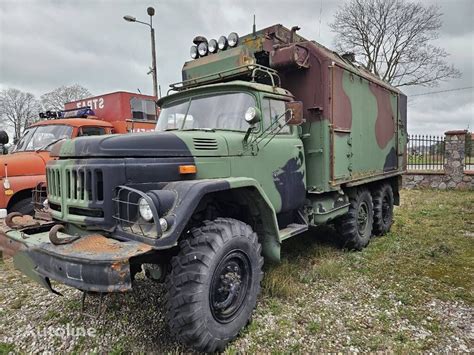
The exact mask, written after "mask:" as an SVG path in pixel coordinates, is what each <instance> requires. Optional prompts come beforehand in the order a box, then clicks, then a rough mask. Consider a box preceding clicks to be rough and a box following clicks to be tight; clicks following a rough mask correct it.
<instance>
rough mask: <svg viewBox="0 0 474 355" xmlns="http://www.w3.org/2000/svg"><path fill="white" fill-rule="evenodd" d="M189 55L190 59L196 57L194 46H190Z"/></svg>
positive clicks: (196, 50) (196, 51)
mask: <svg viewBox="0 0 474 355" xmlns="http://www.w3.org/2000/svg"><path fill="white" fill-rule="evenodd" d="M189 54H190V55H191V58H193V59H196V58H197V57H198V49H197V47H196V46H191V49H190V50H189Z"/></svg>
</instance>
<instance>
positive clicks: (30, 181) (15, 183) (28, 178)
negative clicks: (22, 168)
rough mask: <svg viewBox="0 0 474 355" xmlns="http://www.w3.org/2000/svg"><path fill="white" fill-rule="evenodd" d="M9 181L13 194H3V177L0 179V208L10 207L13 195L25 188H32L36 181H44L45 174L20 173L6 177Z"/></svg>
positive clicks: (13, 198) (36, 183)
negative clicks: (0, 196)
mask: <svg viewBox="0 0 474 355" xmlns="http://www.w3.org/2000/svg"><path fill="white" fill-rule="evenodd" d="M8 180H9V182H10V186H11V187H10V188H11V190H13V195H11V196H7V195H5V189H4V188H3V179H2V180H0V183H1V184H2V185H1V187H0V193H1V194H3V195H4V196H2V198H0V208H10V207H11V202H12V200H15V196H16V195H17V194H18V193H20V192H22V191H25V190H33V189H34V188H35V187H36V186H37V185H38V183H40V182H43V181H46V176H45V175H22V176H11V177H8Z"/></svg>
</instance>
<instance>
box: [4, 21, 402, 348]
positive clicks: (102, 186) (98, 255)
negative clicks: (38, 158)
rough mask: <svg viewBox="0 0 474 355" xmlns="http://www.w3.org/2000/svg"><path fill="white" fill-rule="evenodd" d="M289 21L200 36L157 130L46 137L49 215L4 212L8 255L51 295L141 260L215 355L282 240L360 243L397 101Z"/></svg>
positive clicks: (378, 187)
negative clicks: (310, 236) (323, 232)
mask: <svg viewBox="0 0 474 355" xmlns="http://www.w3.org/2000/svg"><path fill="white" fill-rule="evenodd" d="M296 30H297V28H296V27H294V28H292V29H291V30H289V29H287V28H285V27H283V26H281V25H275V26H271V27H268V28H265V29H262V30H260V31H254V32H252V33H250V34H248V35H246V36H244V37H240V38H239V36H238V35H237V34H236V33H231V34H230V35H229V36H227V37H225V36H223V37H221V38H220V39H219V40H218V41H217V40H207V39H206V38H204V37H202V36H198V37H196V38H195V39H194V43H195V45H193V46H192V47H191V55H192V58H193V59H192V60H191V61H188V62H186V63H185V64H184V67H183V71H182V75H183V81H182V82H180V83H177V84H173V85H171V89H170V90H171V92H170V93H169V95H167V96H166V97H163V98H161V99H160V100H159V102H158V104H159V106H160V107H161V112H160V116H159V119H158V123H157V127H156V132H153V133H143V134H141V135H120V136H103V137H85V138H79V139H75V140H73V141H64V142H61V143H58V145H57V146H56V147H55V149H53V150H54V151H55V152H56V154H57V157H58V159H57V160H54V161H51V162H50V163H49V164H48V166H47V181H48V202H49V209H50V212H51V215H52V217H53V220H52V221H41V220H36V221H35V222H34V224H35V225H34V226H29V227H28V226H26V225H25V224H22V222H21V219H20V222H18V219H17V218H16V216H17V215H15V214H13V215H12V214H10V215H9V216H8V218H7V219H6V222H7V224H8V226H9V227H8V228H7V229H5V230H3V231H2V233H1V239H0V240H1V241H0V244H1V245H2V246H3V248H4V249H5V252H4V253H5V254H10V255H14V260H15V265H16V266H17V268H19V269H20V270H22V271H23V272H24V273H25V274H27V275H29V276H30V277H32V278H33V279H35V280H36V281H38V282H39V283H40V284H42V285H44V286H45V287H47V288H49V289H50V290H51V291H53V288H52V286H51V280H54V281H59V282H61V283H64V284H66V285H69V286H72V287H75V288H77V289H80V290H82V291H84V292H100V293H109V292H126V291H130V290H131V289H132V285H133V280H134V277H135V275H136V274H137V273H139V272H142V271H144V272H145V274H146V275H147V276H148V277H149V278H151V279H153V280H156V281H160V282H164V283H165V285H166V289H167V301H166V314H167V319H168V322H169V326H170V329H171V331H172V332H173V333H175V334H176V335H177V337H178V339H180V341H182V342H183V343H185V344H187V345H189V346H192V347H194V348H195V349H197V350H200V351H215V350H222V349H223V348H224V347H225V346H226V344H227V343H228V342H229V341H231V340H232V339H234V338H235V337H236V336H237V335H238V333H239V331H240V330H241V329H242V328H243V327H245V325H246V324H247V323H248V322H249V319H250V316H251V313H252V310H253V309H254V307H255V305H256V301H257V296H258V294H259V292H260V281H261V280H262V277H263V271H262V266H263V263H264V261H265V262H278V261H279V259H280V249H281V246H282V242H283V241H284V240H285V239H287V238H290V237H292V238H298V236H299V235H301V234H302V233H303V232H305V231H307V230H308V229H309V228H310V227H313V226H319V225H322V224H328V223H332V224H334V225H335V227H336V228H337V229H338V231H339V232H340V235H341V238H342V241H343V243H344V246H345V247H346V248H348V249H357V250H360V249H362V248H364V247H365V246H366V245H367V244H368V243H369V241H370V239H371V238H372V237H373V236H374V235H382V234H385V233H387V232H388V231H389V229H390V227H391V224H392V221H393V206H394V205H397V204H398V203H399V201H400V197H399V188H400V184H401V182H400V175H401V174H402V173H403V172H404V170H405V162H406V159H405V142H406V96H405V95H403V94H402V93H401V92H400V91H399V90H398V89H396V88H394V87H392V86H390V85H388V84H387V83H385V82H383V81H382V80H380V79H379V78H377V77H375V76H374V75H372V74H370V73H369V72H368V71H366V70H365V69H364V68H363V67H362V66H361V65H359V64H358V63H356V62H355V61H354V58H351V56H350V55H345V56H340V55H338V54H337V53H335V52H333V51H331V50H329V49H327V48H325V47H323V46H322V45H320V44H318V43H316V42H314V41H309V40H306V39H304V38H303V37H301V36H299V35H298V34H297V33H296ZM16 220H17V221H16ZM15 221H16V222H15ZM150 317H153V315H151V314H150Z"/></svg>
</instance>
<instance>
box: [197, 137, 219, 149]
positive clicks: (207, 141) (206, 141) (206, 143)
mask: <svg viewBox="0 0 474 355" xmlns="http://www.w3.org/2000/svg"><path fill="white" fill-rule="evenodd" d="M193 143H194V149H196V150H217V148H218V144H217V141H216V140H215V139H214V138H193Z"/></svg>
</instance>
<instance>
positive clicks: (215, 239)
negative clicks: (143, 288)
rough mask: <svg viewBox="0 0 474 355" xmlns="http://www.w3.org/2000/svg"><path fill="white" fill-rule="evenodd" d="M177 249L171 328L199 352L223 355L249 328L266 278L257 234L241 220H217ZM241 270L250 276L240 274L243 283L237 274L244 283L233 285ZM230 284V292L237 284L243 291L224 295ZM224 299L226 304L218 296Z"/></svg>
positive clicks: (170, 282)
mask: <svg viewBox="0 0 474 355" xmlns="http://www.w3.org/2000/svg"><path fill="white" fill-rule="evenodd" d="M179 249H180V250H179V252H178V254H177V255H176V256H174V257H173V258H172V260H171V271H170V273H169V274H168V276H167V278H166V287H167V302H166V317H167V320H168V324H169V327H170V330H171V332H172V333H173V334H174V335H175V336H176V337H177V338H178V339H179V340H180V341H181V342H182V343H184V344H186V345H188V346H191V347H193V348H194V349H196V350H198V351H204V352H214V351H222V350H224V348H225V346H226V344H227V343H229V342H230V341H231V340H233V339H234V338H235V337H236V336H237V335H238V333H239V331H240V330H241V329H242V328H243V327H245V326H246V325H247V324H248V322H249V320H250V316H251V314H252V311H253V309H254V308H255V304H256V302H257V296H258V294H259V292H260V282H261V280H262V277H263V272H262V266H263V257H262V255H261V250H262V247H261V245H260V243H259V242H258V238H257V235H256V234H255V233H254V232H253V231H252V228H251V227H250V226H249V225H247V224H245V223H243V222H241V221H238V220H235V219H231V218H217V219H215V220H214V221H205V222H204V225H203V226H202V227H199V228H193V229H192V230H191V232H190V233H189V235H188V236H187V237H185V238H184V239H183V240H182V241H181V242H180V243H179ZM239 258H242V259H241V260H240V259H239ZM239 263H241V264H239ZM236 265H239V266H238V267H237V268H235V266H236ZM229 268H230V269H229ZM228 270H232V271H228ZM237 270H239V271H237ZM242 270H246V271H247V273H246V274H245V273H244V272H242V273H241V274H240V275H241V278H240V279H239V278H238V276H237V280H240V282H239V281H237V282H235V283H234V281H235V275H238V274H239V272H240V271H242ZM224 272H225V274H224ZM244 274H245V275H244ZM223 280H224V281H223ZM229 280H231V283H230V286H229V289H230V290H231V289H233V290H235V289H236V288H234V287H235V284H239V285H240V288H239V287H238V286H237V289H239V290H240V292H239V291H237V293H235V291H234V292H232V291H228V290H227V289H225V290H224V291H222V287H223V286H225V287H228V286H227V285H229V284H228V283H226V284H224V282H228V281H229ZM217 286H219V287H217ZM217 291H218V292H217ZM216 292H217V293H216ZM226 295H227V296H226ZM232 295H233V296H232ZM221 296H224V301H223V300H222V299H219V298H215V297H221ZM229 299H230V300H232V302H234V301H236V304H237V305H236V306H233V303H231V305H232V307H229V313H224V311H225V312H227V311H228V310H227V309H225V306H223V305H224V304H226V302H225V301H226V300H229ZM213 300H214V301H213ZM216 300H217V301H216ZM217 308H219V310H216V309H217ZM221 308H223V310H222V311H221ZM227 316H228V317H229V318H228V319H226V318H225V317H227Z"/></svg>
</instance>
